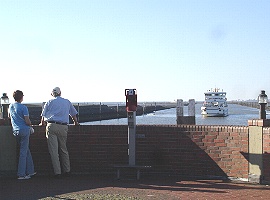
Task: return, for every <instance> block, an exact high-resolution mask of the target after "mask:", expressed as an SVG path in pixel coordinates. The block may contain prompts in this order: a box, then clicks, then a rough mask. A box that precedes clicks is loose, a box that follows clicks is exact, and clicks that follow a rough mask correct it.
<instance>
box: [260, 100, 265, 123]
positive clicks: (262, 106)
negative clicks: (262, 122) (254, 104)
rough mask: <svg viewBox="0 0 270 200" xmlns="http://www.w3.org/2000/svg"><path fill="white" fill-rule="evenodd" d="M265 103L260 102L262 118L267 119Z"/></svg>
mask: <svg viewBox="0 0 270 200" xmlns="http://www.w3.org/2000/svg"><path fill="white" fill-rule="evenodd" d="M265 105H266V104H265V103H260V119H266V111H265Z"/></svg>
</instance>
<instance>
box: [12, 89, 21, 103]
mask: <svg viewBox="0 0 270 200" xmlns="http://www.w3.org/2000/svg"><path fill="white" fill-rule="evenodd" d="M13 97H14V100H15V101H20V100H21V99H22V98H23V92H22V91H21V90H16V91H14V92H13Z"/></svg>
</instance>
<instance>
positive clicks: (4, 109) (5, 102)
mask: <svg viewBox="0 0 270 200" xmlns="http://www.w3.org/2000/svg"><path fill="white" fill-rule="evenodd" d="M8 105H9V98H8V96H7V93H3V96H2V97H1V108H2V118H3V119H6V118H8Z"/></svg>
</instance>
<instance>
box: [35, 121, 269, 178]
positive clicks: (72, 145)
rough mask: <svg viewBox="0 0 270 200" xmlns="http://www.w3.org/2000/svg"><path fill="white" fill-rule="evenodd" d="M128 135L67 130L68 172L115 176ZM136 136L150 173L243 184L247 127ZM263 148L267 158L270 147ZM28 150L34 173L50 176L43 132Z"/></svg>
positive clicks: (150, 130) (140, 129) (156, 130)
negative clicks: (231, 179)
mask: <svg viewBox="0 0 270 200" xmlns="http://www.w3.org/2000/svg"><path fill="white" fill-rule="evenodd" d="M127 131H128V127H127V126H124V125H87V126H78V127H75V126H71V127H70V129H69V135H68V149H69V153H70V159H71V168H72V171H73V172H74V173H100V174H102V173H114V171H113V168H112V165H114V164H128V155H127V149H128V144H127V142H128V138H127ZM136 133H137V136H138V137H137V138H136V164H137V165H150V166H152V168H151V172H152V173H157V174H159V173H162V174H164V173H166V174H170V175H179V176H199V177H227V176H228V177H235V178H236V177H237V178H248V160H247V159H248V156H247V155H248V127H242V126H239V127H238V126H198V125H158V126H153V125H138V126H137V127H136ZM265 137H269V134H268V135H267V136H265ZM269 140H270V139H269ZM265 148H266V149H267V148H268V149H267V151H268V152H269V153H270V151H269V150H270V143H268V147H265ZM30 149H31V152H32V156H33V159H34V163H35V167H36V170H37V171H38V172H40V173H52V166H51V161H50V156H49V153H48V149H47V143H46V138H45V127H38V126H37V127H35V134H34V135H32V136H31V139H30ZM266 172H267V173H268V174H270V171H266Z"/></svg>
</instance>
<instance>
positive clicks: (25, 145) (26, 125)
mask: <svg viewBox="0 0 270 200" xmlns="http://www.w3.org/2000/svg"><path fill="white" fill-rule="evenodd" d="M13 97H14V100H15V103H12V104H10V105H9V109H8V115H9V117H10V118H11V125H12V129H13V134H14V136H15V137H16V140H17V142H18V144H19V145H20V156H19V163H18V173H17V175H18V179H19V180H24V179H30V178H31V176H33V175H35V174H36V172H35V171H34V163H33V159H32V155H31V152H30V150H29V137H30V127H31V121H30V119H29V112H28V108H27V107H26V106H25V105H23V104H21V102H22V101H23V92H22V91H20V90H16V91H15V92H14V93H13Z"/></svg>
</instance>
